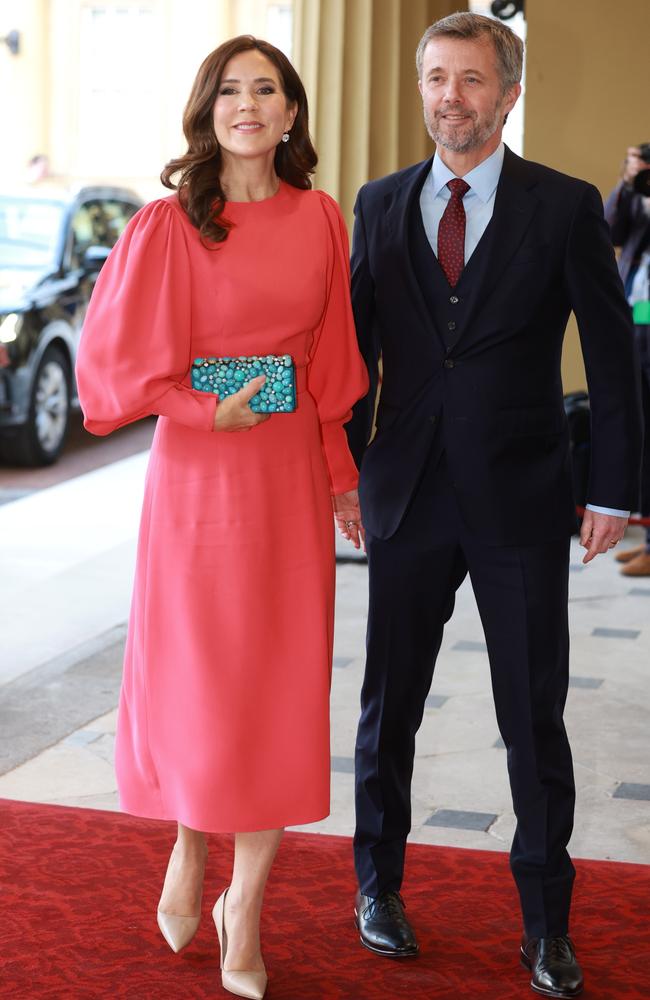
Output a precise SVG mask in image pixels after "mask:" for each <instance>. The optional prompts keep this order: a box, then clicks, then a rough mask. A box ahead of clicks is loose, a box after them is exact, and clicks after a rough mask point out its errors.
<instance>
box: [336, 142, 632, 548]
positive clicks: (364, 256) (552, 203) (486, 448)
mask: <svg viewBox="0 0 650 1000" xmlns="http://www.w3.org/2000/svg"><path fill="white" fill-rule="evenodd" d="M430 165H431V160H427V161H425V162H424V163H419V164H416V165H415V166H412V167H409V168H407V169H406V170H401V171H399V172H398V173H395V174H391V175H390V176H388V177H384V178H382V179H381V180H377V181H372V182H371V183H369V184H366V185H365V186H364V187H363V188H362V189H361V190H360V192H359V195H358V198H357V202H356V206H355V226H354V237H353V249H352V302H353V307H354V315H355V321H356V325H357V333H358V337H359V345H360V348H361V352H362V354H363V357H364V359H365V361H366V364H367V366H368V370H369V373H370V380H371V389H370V393H369V395H368V396H367V397H366V399H365V400H363V401H361V403H359V404H357V406H356V407H355V410H354V413H353V417H352V419H351V421H350V423H349V424H348V425H347V429H348V437H349V441H350V446H351V449H352V452H353V455H354V456H355V459H356V461H357V463H358V465H359V467H360V470H361V475H360V484H359V490H360V497H361V509H362V516H363V520H364V524H365V526H366V528H367V529H368V530H369V531H370V532H371V533H372V534H374V535H375V536H377V537H379V538H388V537H390V535H391V534H393V533H394V532H395V531H396V529H397V528H398V526H399V524H400V522H401V520H402V518H403V516H404V513H405V511H406V509H407V507H408V505H409V502H410V499H411V497H412V496H413V493H414V490H415V488H416V486H417V483H418V481H419V479H420V477H421V474H422V471H423V468H424V466H425V463H426V462H427V461H428V460H435V452H436V450H438V451H439V452H440V451H442V450H443V449H444V452H445V455H446V460H447V465H448V468H449V475H450V478H451V479H452V481H453V483H454V486H455V490H456V495H457V499H458V503H459V507H460V511H461V514H462V516H463V518H464V520H465V523H466V525H467V527H468V529H469V530H470V532H471V533H472V534H473V535H474V536H475V537H476V538H477V539H479V540H481V541H483V542H485V543H487V544H492V545H515V544H533V543H538V542H543V541H544V540H550V539H553V538H558V537H562V536H565V535H566V534H567V533H570V532H571V530H572V527H573V525H574V523H575V522H574V506H573V496H572V486H571V468H570V453H569V436H568V430H567V421H566V417H565V413H564V406H563V390H562V381H561V374H560V362H561V355H562V341H563V338H564V333H565V328H566V325H567V321H568V318H569V314H570V312H571V310H572V309H573V310H574V311H575V314H576V317H577V320H578V326H579V331H580V338H581V345H582V352H583V356H584V360H585V366H586V370H587V378H588V383H589V393H590V398H591V411H592V454H591V475H590V484H589V492H588V498H589V502H590V503H592V504H597V505H602V506H606V507H613V508H618V509H623V510H629V509H636V507H637V500H638V489H639V465H640V454H641V418H640V406H639V381H638V365H637V362H636V358H635V352H634V346H633V328H632V323H631V317H630V310H629V307H628V305H627V303H626V301H625V297H624V294H623V287H622V284H621V280H620V277H619V274H618V271H617V268H616V262H615V259H614V252H613V248H612V241H611V238H610V233H609V229H608V227H607V224H606V223H605V221H604V218H603V207H602V201H601V198H600V195H599V194H598V191H597V190H596V188H594V187H593V186H592V185H590V184H587V183H586V182H584V181H581V180H577V179H575V178H572V177H568V176H566V175H564V174H561V173H558V172H557V171H554V170H551V169H549V168H547V167H544V166H541V165H540V164H536V163H531V162H528V161H526V160H523V159H521V158H520V157H518V156H516V155H515V154H514V153H512V152H511V151H510V150H508V149H506V155H505V159H504V164H503V170H502V174H501V178H500V180H499V185H498V188H497V194H496V199H495V206H494V215H493V218H492V222H491V253H490V257H489V260H488V262H487V267H485V268H484V269H483V272H482V275H481V286H480V287H479V288H477V289H475V290H474V292H473V294H472V301H473V303H474V306H473V311H472V312H471V314H470V315H469V317H468V321H467V322H466V323H465V324H464V332H463V333H462V336H461V337H460V339H459V341H458V343H457V345H456V346H455V348H454V349H453V353H452V356H451V357H449V355H448V354H446V353H445V348H444V346H443V341H442V337H441V336H440V334H439V332H438V331H437V330H436V328H435V323H434V320H433V317H432V315H431V310H430V309H429V308H428V307H427V304H426V301H425V296H424V295H423V292H422V288H421V286H420V284H419V282H418V280H417V278H416V275H415V270H414V267H413V261H412V259H411V253H412V242H411V240H410V239H409V228H410V225H409V223H410V219H411V217H412V212H414V211H419V192H420V190H421V187H422V184H423V181H424V179H425V177H426V174H427V172H428V171H429V169H430ZM431 263H432V264H433V265H434V266H438V265H436V264H435V262H434V261H433V260H432V261H431ZM420 270H421V269H420ZM380 357H381V360H382V385H381V395H380V400H379V406H378V411H377V421H376V423H377V433H376V435H375V437H374V439H373V441H372V443H370V444H369V445H368V443H367V442H368V439H369V435H370V430H371V424H372V416H373V408H374V399H375V392H376V389H377V386H378V380H379V368H378V365H379V359H380ZM450 362H451V364H450Z"/></svg>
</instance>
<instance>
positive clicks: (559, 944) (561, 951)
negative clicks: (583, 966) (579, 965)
mask: <svg viewBox="0 0 650 1000" xmlns="http://www.w3.org/2000/svg"><path fill="white" fill-rule="evenodd" d="M545 957H547V958H548V959H550V960H551V961H553V960H554V959H560V961H565V962H566V961H569V962H570V961H572V960H573V947H572V945H571V939H570V938H568V937H552V938H549V939H548V941H547V944H546V955H545Z"/></svg>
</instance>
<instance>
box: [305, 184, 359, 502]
mask: <svg viewBox="0 0 650 1000" xmlns="http://www.w3.org/2000/svg"><path fill="white" fill-rule="evenodd" d="M318 195H319V196H320V198H321V204H322V207H323V211H324V213H325V217H326V220H327V227H328V231H329V236H330V239H329V246H328V268H327V272H328V273H327V299H326V303H325V308H324V312H323V316H322V319H321V322H320V324H319V327H318V329H317V330H316V332H315V336H314V343H313V346H312V350H311V354H310V360H309V365H308V370H307V388H308V389H309V392H310V393H311V395H312V396H313V397H314V399H315V401H316V406H317V409H318V415H319V418H320V422H321V439H322V444H323V451H324V453H325V459H326V461H327V467H328V471H329V477H330V489H331V492H332V493H333V494H337V493H344V492H346V491H347V490H351V489H355V488H356V486H357V483H358V481H359V474H358V471H357V467H356V465H355V463H354V459H353V458H352V454H351V453H350V449H349V447H348V441H347V436H346V434H345V431H344V429H343V425H344V423H346V421H348V420H349V419H350V416H351V414H352V406H353V405H354V403H356V401H357V400H358V399H360V398H361V397H362V396H363V395H365V393H366V392H367V390H368V376H367V373H366V368H365V365H364V363H363V360H362V358H361V355H360V353H359V348H358V346H357V337H356V333H355V329H354V319H353V316H352V304H351V301H350V263H349V249H348V236H347V231H346V228H345V222H344V220H343V217H342V215H341V212H340V210H339V208H338V205H337V204H336V202H335V201H333V199H331V198H330V197H329V196H328V195H326V194H324V193H323V192H322V191H319V192H318Z"/></svg>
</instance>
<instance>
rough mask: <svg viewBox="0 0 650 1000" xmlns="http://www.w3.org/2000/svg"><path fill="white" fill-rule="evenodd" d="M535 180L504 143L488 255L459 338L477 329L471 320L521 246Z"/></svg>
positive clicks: (532, 209)
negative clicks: (463, 330) (464, 331)
mask: <svg viewBox="0 0 650 1000" xmlns="http://www.w3.org/2000/svg"><path fill="white" fill-rule="evenodd" d="M536 184H537V181H536V179H535V178H534V177H532V176H531V173H530V170H529V169H528V165H527V164H526V161H525V160H522V159H521V157H519V156H517V155H516V154H515V153H512V152H511V151H510V150H509V149H508V148H507V147H506V152H505V157H504V160H503V169H502V171H501V177H500V178H499V184H498V186H497V193H496V197H495V201H494V212H493V215H492V221H491V225H490V227H489V228H488V229H487V230H486V232H485V234H484V235H485V238H489V240H490V247H489V257H488V261H487V264H486V266H485V267H484V268H483V269H482V275H481V280H480V284H479V286H478V287H477V288H476V290H475V293H474V294H473V296H472V301H473V306H472V310H471V313H470V314H469V315H468V318H467V323H466V326H465V330H466V333H465V334H464V335H463V337H462V338H461V340H465V338H466V337H470V338H472V333H473V332H474V333H475V330H476V328H475V324H474V323H473V321H474V319H475V317H476V314H477V313H480V310H481V307H482V305H483V304H484V303H485V302H487V300H488V299H489V297H490V295H491V294H492V292H493V291H494V289H495V288H497V286H498V285H499V283H500V281H501V279H502V276H503V272H504V270H505V269H506V267H507V266H508V264H509V263H510V261H511V260H512V258H513V257H514V256H515V254H516V253H517V250H518V249H519V247H520V246H521V243H522V241H523V239H524V237H525V235H526V232H527V231H528V228H529V226H530V224H531V222H532V219H533V216H534V215H535V212H536V210H537V208H538V206H539V199H538V198H537V196H536V194H535V192H534V188H535V186H536ZM479 245H480V244H479ZM472 339H473V338H472Z"/></svg>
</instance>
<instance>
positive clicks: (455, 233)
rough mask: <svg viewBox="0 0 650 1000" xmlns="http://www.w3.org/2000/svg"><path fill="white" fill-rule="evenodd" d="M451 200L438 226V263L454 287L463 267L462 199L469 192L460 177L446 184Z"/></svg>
mask: <svg viewBox="0 0 650 1000" xmlns="http://www.w3.org/2000/svg"><path fill="white" fill-rule="evenodd" d="M447 187H448V188H449V190H450V191H451V198H450V199H449V201H448V202H447V207H446V209H445V211H444V214H443V216H442V219H441V220H440V225H439V226H438V261H439V262H440V266H441V267H442V269H443V271H444V272H445V274H446V276H447V281H448V282H449V284H450V285H451V286H452V288H453V287H454V285H457V284H458V282H459V281H460V276H461V274H462V273H463V268H464V267H465V207H464V205H463V198H464V196H465V195H466V194H467V192H468V191H469V184H468V183H467V181H464V180H461V178H460V177H456V178H454V180H453V181H448V182H447Z"/></svg>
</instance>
